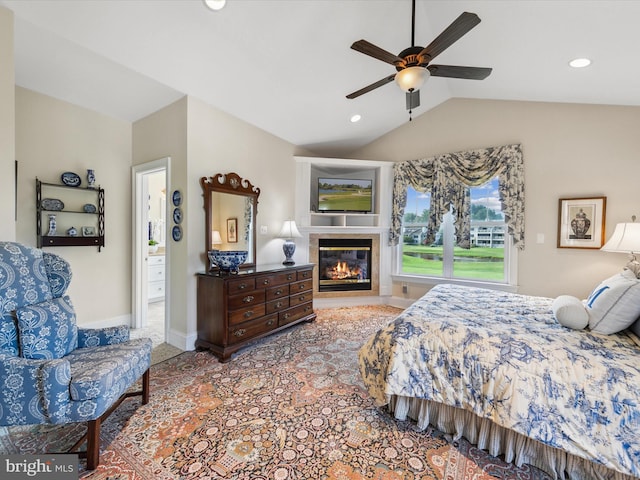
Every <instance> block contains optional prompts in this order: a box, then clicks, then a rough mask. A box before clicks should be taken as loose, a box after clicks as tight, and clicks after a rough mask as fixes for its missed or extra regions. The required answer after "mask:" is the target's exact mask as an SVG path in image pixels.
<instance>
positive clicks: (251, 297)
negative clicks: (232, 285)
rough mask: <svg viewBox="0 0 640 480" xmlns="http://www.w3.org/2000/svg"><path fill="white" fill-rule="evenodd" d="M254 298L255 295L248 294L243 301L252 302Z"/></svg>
mask: <svg viewBox="0 0 640 480" xmlns="http://www.w3.org/2000/svg"><path fill="white" fill-rule="evenodd" d="M254 299H255V297H254V296H253V295H247V296H246V297H244V298H243V299H242V301H243V302H244V303H251V302H253V300H254Z"/></svg>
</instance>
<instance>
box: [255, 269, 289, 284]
mask: <svg viewBox="0 0 640 480" xmlns="http://www.w3.org/2000/svg"><path fill="white" fill-rule="evenodd" d="M296 278H297V277H296V272H293V271H292V272H281V273H269V274H266V275H258V276H257V277H256V287H257V288H260V287H271V286H273V285H282V284H284V283H289V282H291V281H293V280H296Z"/></svg>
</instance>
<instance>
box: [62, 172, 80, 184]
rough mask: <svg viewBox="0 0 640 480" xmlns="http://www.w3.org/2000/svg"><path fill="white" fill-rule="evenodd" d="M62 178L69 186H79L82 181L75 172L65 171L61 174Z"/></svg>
mask: <svg viewBox="0 0 640 480" xmlns="http://www.w3.org/2000/svg"><path fill="white" fill-rule="evenodd" d="M60 179H61V180H62V183H64V184H65V185H67V186H69V187H79V186H80V184H81V183H82V180H80V177H79V176H78V174H77V173H73V172H64V173H63V174H62V175H61V176H60Z"/></svg>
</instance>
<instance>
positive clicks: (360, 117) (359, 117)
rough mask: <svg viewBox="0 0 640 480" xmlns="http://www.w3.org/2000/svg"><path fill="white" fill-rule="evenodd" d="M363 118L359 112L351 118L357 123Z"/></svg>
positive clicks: (352, 121)
mask: <svg viewBox="0 0 640 480" xmlns="http://www.w3.org/2000/svg"><path fill="white" fill-rule="evenodd" d="M361 119H362V115H360V114H359V113H356V114H355V115H351V118H350V119H349V120H350V121H351V123H357V122H359V121H360V120H361Z"/></svg>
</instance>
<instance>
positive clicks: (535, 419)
mask: <svg viewBox="0 0 640 480" xmlns="http://www.w3.org/2000/svg"><path fill="white" fill-rule="evenodd" d="M551 303H552V299H550V298H544V297H533V296H526V295H519V294H513V293H506V292H499V291H493V290H486V289H480V288H470V287H462V286H456V285H448V284H447V285H438V286H436V287H434V288H433V289H431V291H429V292H428V293H427V294H426V295H425V296H424V297H422V298H421V299H420V300H418V301H416V302H415V303H414V304H413V305H412V306H411V307H409V308H408V309H406V310H405V311H404V312H402V313H401V314H400V315H399V316H398V317H397V318H396V319H395V320H394V321H393V322H391V323H390V324H389V325H388V326H386V327H384V328H382V329H381V330H379V331H378V332H377V333H375V334H374V335H373V336H372V337H371V338H369V339H368V340H367V342H366V343H365V345H364V346H363V347H362V348H361V349H360V351H359V355H358V356H359V366H360V373H361V374H362V378H363V380H364V383H365V386H366V388H367V389H368V391H369V393H370V394H371V395H372V397H373V398H374V399H375V401H376V403H377V404H378V405H385V404H387V403H389V401H390V399H391V397H392V396H405V397H415V398H422V399H428V400H431V401H434V402H439V403H443V404H446V405H450V406H454V407H458V408H461V409H465V410H468V411H470V412H473V413H474V414H476V415H478V416H480V417H483V418H488V419H490V420H491V421H493V422H494V423H496V424H498V425H500V426H502V427H505V428H508V429H511V430H514V431H516V432H518V433H521V434H523V435H526V436H528V437H530V438H534V439H536V440H538V441H540V442H542V443H544V444H546V445H550V446H552V447H556V448H559V449H562V450H564V451H566V452H569V453H571V454H573V455H577V456H579V457H582V458H586V459H589V460H592V461H595V462H596V463H600V464H603V465H605V466H607V467H608V468H612V469H614V470H617V471H619V472H622V473H626V474H630V475H634V476H640V347H638V345H636V344H635V343H634V341H633V340H632V339H631V338H630V337H628V336H627V335H626V334H624V333H621V334H615V335H602V334H596V333H591V332H589V331H588V330H571V329H568V328H565V327H563V326H561V325H560V324H559V323H558V322H557V321H556V320H555V318H554V316H553V312H552V311H551Z"/></svg>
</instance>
